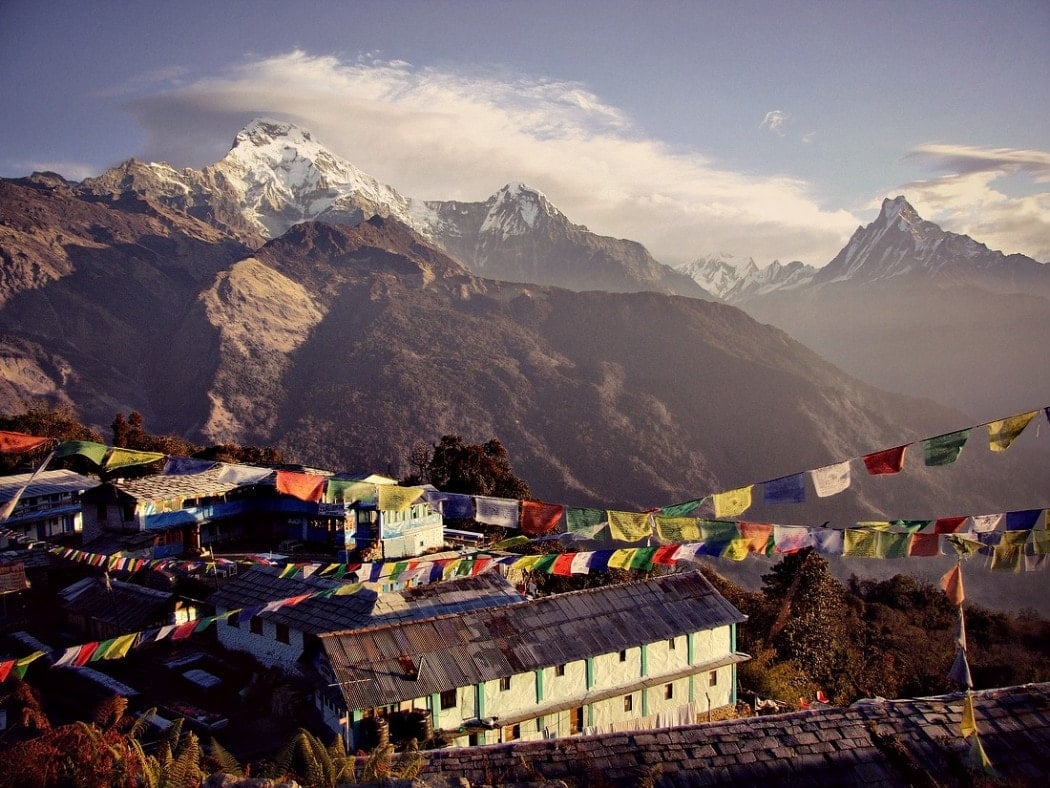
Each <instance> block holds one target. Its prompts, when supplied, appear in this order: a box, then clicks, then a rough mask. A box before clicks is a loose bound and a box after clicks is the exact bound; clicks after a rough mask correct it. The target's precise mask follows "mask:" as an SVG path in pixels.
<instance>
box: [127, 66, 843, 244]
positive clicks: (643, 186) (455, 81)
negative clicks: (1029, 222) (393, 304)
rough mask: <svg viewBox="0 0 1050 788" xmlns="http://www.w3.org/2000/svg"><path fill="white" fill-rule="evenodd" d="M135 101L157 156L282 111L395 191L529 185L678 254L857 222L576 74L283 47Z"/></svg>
mask: <svg viewBox="0 0 1050 788" xmlns="http://www.w3.org/2000/svg"><path fill="white" fill-rule="evenodd" d="M129 108H130V110H131V111H132V113H133V114H134V115H135V116H136V118H137V120H138V122H139V123H140V124H141V126H142V128H143V130H144V131H145V133H146V140H147V142H146V149H145V150H144V154H145V156H146V157H148V158H153V159H155V160H166V161H170V162H171V163H173V164H175V165H177V166H179V165H181V166H187V165H192V166H201V165H203V164H207V163H211V162H213V161H215V160H217V159H218V158H220V157H221V156H222V155H223V154H224V153H225V150H226V149H227V148H228V146H229V143H230V140H231V139H232V135H233V133H234V132H235V131H236V130H237V129H239V128H240V127H241V125H243V124H244V123H245V122H247V121H248V120H250V119H251V118H253V117H256V116H260V115H263V116H272V117H278V118H285V119H288V120H292V121H295V122H297V123H300V124H302V125H303V126H305V127H307V128H309V129H310V130H311V131H312V132H313V134H314V138H315V139H317V140H319V141H320V142H322V143H323V144H324V145H326V146H327V147H329V148H330V149H331V150H333V151H334V152H336V153H338V154H339V155H341V156H343V157H345V158H347V159H348V160H350V161H351V162H353V163H354V164H355V165H357V166H358V167H360V168H361V169H363V170H365V171H366V172H368V173H370V174H372V175H374V176H375V177H376V178H378V179H379V180H381V181H383V182H386V183H388V184H390V185H391V186H393V187H394V188H396V189H397V190H399V191H400V192H402V193H404V194H407V195H411V196H413V197H421V198H425V199H463V200H482V199H485V198H486V197H488V196H489V195H490V194H492V193H493V192H494V191H495V190H496V189H498V188H499V187H500V186H502V185H503V184H504V183H507V182H510V181H524V182H526V183H529V184H530V185H533V186H535V187H537V188H539V189H541V190H542V191H543V192H545V193H546V194H547V195H548V196H549V197H550V199H551V200H552V201H553V202H554V204H555V205H557V206H558V207H559V208H561V209H562V210H563V211H564V212H565V213H566V214H567V215H568V216H569V217H570V218H572V219H573V220H574V221H577V222H580V223H583V224H586V225H588V226H589V227H590V229H591V230H593V231H595V232H599V233H602V234H607V235H615V236H617V237H627V238H632V239H636V240H640V241H642V242H643V243H645V244H646V245H647V246H648V247H649V248H650V249H651V251H652V252H653V253H654V254H655V255H656V256H657V257H658V258H659V259H661V260H664V261H666V262H672V263H673V262H678V261H685V260H688V259H692V258H694V257H696V256H697V255H699V254H703V253H710V252H713V251H715V250H720V249H733V250H740V253H741V254H747V255H753V256H755V257H756V258H757V259H772V258H773V257H777V256H786V257H791V258H801V259H805V260H812V261H815V262H816V263H817V264H823V263H825V262H827V261H828V260H830V259H831V258H832V257H833V256H834V254H835V253H836V252H837V251H838V250H839V248H840V247H841V246H842V244H843V243H844V241H845V239H846V238H847V237H848V235H849V233H850V231H852V229H853V228H854V227H855V226H856V225H857V224H858V220H857V218H856V217H854V216H853V215H851V214H850V213H848V212H846V211H841V210H840V211H828V210H825V209H824V208H822V207H821V206H820V205H819V204H818V202H817V200H816V199H815V198H814V197H813V196H812V195H811V193H810V188H809V186H808V184H806V183H804V182H802V181H800V180H797V179H793V178H790V177H785V176H761V175H754V174H745V173H739V172H733V171H731V170H729V169H727V168H725V167H721V166H719V165H718V164H717V163H716V162H714V161H712V160H710V159H709V158H707V157H705V156H703V155H701V154H699V153H696V152H682V151H676V150H672V149H670V148H669V147H668V146H667V145H665V144H663V143H662V142H660V141H659V140H655V139H650V138H647V137H646V136H645V135H644V133H642V131H641V130H639V129H638V128H636V127H635V126H634V124H633V123H632V121H631V119H630V118H628V117H626V116H625V115H624V113H622V112H621V111H620V110H619V109H617V108H616V107H612V106H609V105H608V104H607V103H605V102H603V101H602V100H601V98H600V97H598V96H596V95H594V94H593V93H592V92H590V91H588V90H587V89H586V88H585V87H583V86H582V85H579V84H576V83H572V82H558V81H552V80H542V79H533V78H526V77H521V76H518V75H509V74H497V75H493V74H492V73H486V74H484V75H476V74H466V73H462V72H454V71H450V70H442V69H437V68H417V67H413V66H411V65H409V64H406V63H403V62H375V61H373V62H360V61H359V62H344V61H342V60H340V59H338V58H335V57H331V56H323V57H322V56H312V55H309V54H307V53H304V52H292V53H288V54H284V55H280V56H276V57H270V58H264V59H258V60H251V61H248V62H245V63H243V64H241V65H240V66H238V67H237V68H235V69H233V70H232V71H230V72H229V73H227V74H225V75H223V76H221V77H215V78H209V79H203V80H199V81H196V82H193V83H190V84H187V85H185V86H183V87H180V88H178V89H175V90H170V91H167V92H164V93H160V94H156V95H154V96H152V97H149V98H145V99H140V100H137V101H135V102H132V103H131V104H130V105H129Z"/></svg>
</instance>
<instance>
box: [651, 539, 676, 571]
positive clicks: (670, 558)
mask: <svg viewBox="0 0 1050 788" xmlns="http://www.w3.org/2000/svg"><path fill="white" fill-rule="evenodd" d="M679 546H680V545H676V544H666V545H662V546H661V547H660V548H658V549H657V551H656V552H655V553H653V563H654V564H662V565H664V566H672V565H674V562H675V559H674V555H675V553H677V552H678V548H679Z"/></svg>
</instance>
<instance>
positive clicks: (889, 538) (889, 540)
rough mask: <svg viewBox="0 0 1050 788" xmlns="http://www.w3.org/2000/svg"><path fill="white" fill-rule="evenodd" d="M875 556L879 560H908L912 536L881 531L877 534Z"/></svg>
mask: <svg viewBox="0 0 1050 788" xmlns="http://www.w3.org/2000/svg"><path fill="white" fill-rule="evenodd" d="M876 537H877V538H876V541H875V554H876V555H877V556H878V557H879V558H907V557H908V549H909V547H911V534H909V533H894V532H892V531H879V532H878V533H877V534H876Z"/></svg>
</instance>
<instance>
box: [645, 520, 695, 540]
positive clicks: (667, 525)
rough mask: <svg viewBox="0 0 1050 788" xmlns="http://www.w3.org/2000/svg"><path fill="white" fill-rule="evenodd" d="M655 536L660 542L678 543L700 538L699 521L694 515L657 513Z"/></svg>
mask: <svg viewBox="0 0 1050 788" xmlns="http://www.w3.org/2000/svg"><path fill="white" fill-rule="evenodd" d="M653 519H654V520H655V521H656V536H657V538H658V539H659V540H660V541H661V542H665V543H666V542H670V543H679V542H696V541H699V540H700V521H699V520H698V519H697V518H695V517H665V516H664V515H662V514H658V515H656V516H655V517H654V518H653Z"/></svg>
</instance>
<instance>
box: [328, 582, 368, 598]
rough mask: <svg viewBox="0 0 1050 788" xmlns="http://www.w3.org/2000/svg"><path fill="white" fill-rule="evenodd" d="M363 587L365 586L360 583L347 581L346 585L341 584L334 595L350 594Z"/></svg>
mask: <svg viewBox="0 0 1050 788" xmlns="http://www.w3.org/2000/svg"><path fill="white" fill-rule="evenodd" d="M362 588H364V586H362V585H361V584H360V583H347V584H346V585H342V586H339V588H337V589H336V590H335V593H334V594H332V596H349V595H350V594H356V593H357V592H358V591H360V590H361V589H362Z"/></svg>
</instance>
